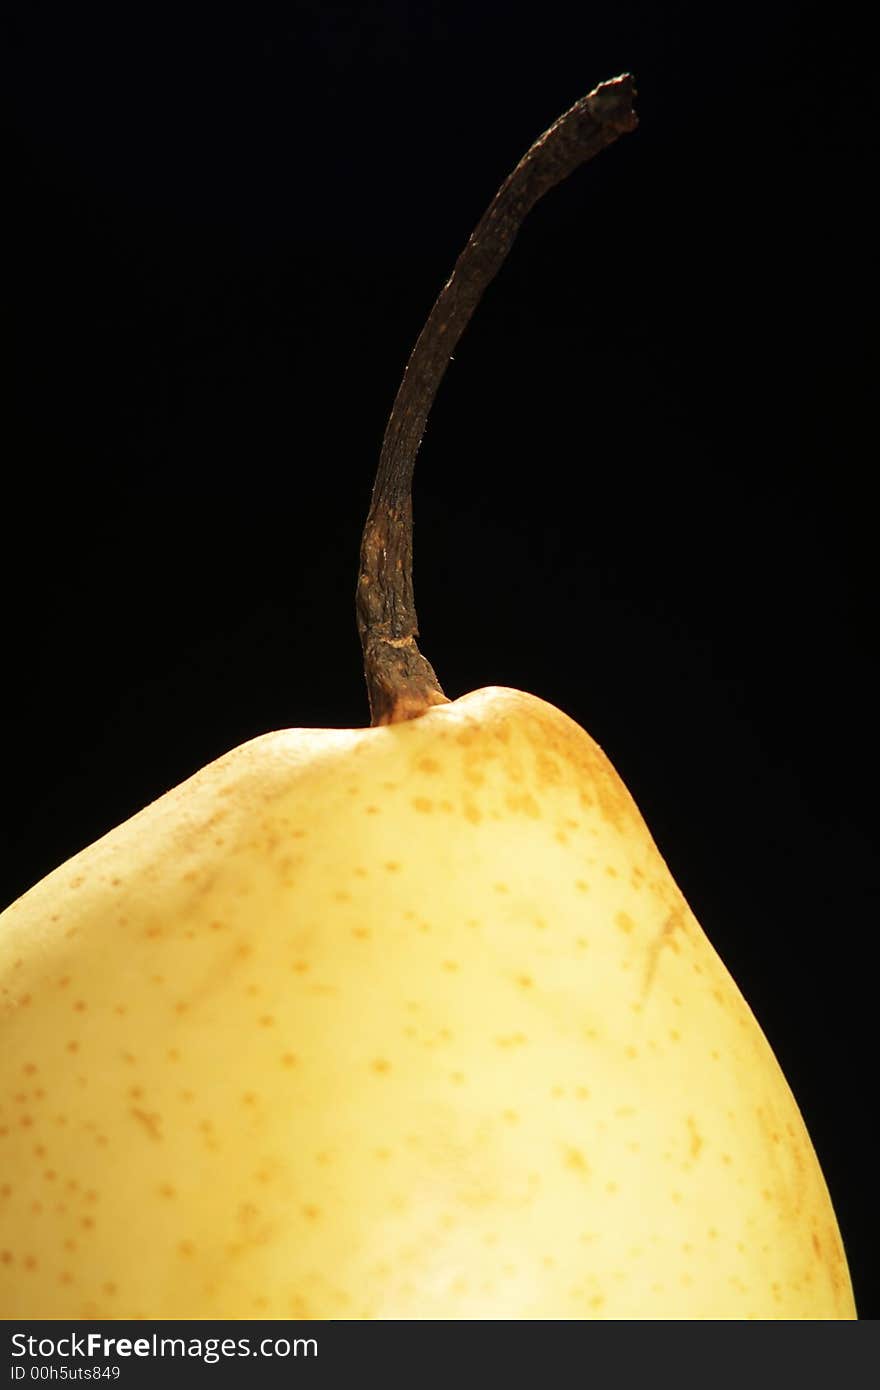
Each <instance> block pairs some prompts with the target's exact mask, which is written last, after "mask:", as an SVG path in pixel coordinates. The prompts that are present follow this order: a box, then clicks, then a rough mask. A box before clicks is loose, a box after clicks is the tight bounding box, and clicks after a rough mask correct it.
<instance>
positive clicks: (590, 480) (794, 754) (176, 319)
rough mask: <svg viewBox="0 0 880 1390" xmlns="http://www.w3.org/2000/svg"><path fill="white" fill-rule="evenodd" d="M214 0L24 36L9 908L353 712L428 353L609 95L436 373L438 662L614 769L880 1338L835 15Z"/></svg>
mask: <svg viewBox="0 0 880 1390" xmlns="http://www.w3.org/2000/svg"><path fill="white" fill-rule="evenodd" d="M199 8H200V9H201V7H199ZM238 8H239V13H238V14H237V15H233V16H231V17H230V16H227V17H222V16H221V15H220V13H219V10H218V9H217V8H216V7H210V8H208V7H205V8H204V12H203V13H199V14H196V13H195V11H193V12H191V13H190V12H187V11H184V12H183V13H182V14H181V13H180V12H178V13H176V14H175V15H174V17H173V18H165V17H163V15H162V14H161V12H160V11H158V10H157V9H155V8H154V7H152V6H149V7H148V6H143V7H141V6H138V5H116V6H114V7H112V8H110V7H108V8H107V9H106V10H103V9H101V10H99V9H97V8H96V7H90V6H86V7H84V8H83V7H80V6H66V7H64V8H63V9H62V7H60V6H59V7H58V9H57V10H56V9H52V8H51V7H47V6H45V5H41V4H27V5H25V4H23V3H22V4H19V5H13V6H12V7H11V9H10V7H7V14H8V15H9V19H8V20H7V22H6V26H5V28H6V40H7V41H6V44H5V64H6V68H7V71H6V73H5V75H4V86H5V88H6V92H7V99H8V101H9V105H8V110H9V113H10V117H11V119H10V129H11V133H12V140H11V144H10V148H11V157H10V158H8V159H7V162H6V172H5V174H4V183H5V185H6V192H7V195H8V196H7V213H6V220H7V223H8V224H9V227H10V229H11V231H12V233H13V251H12V253H11V254H10V253H7V258H6V262H5V274H4V282H5V288H6V291H7V295H8V297H9V300H10V302H11V310H12V313H11V320H10V319H9V318H7V322H9V321H11V323H12V333H13V339H14V341H13V363H12V374H11V375H12V384H13V388H14V389H13V392H12V400H11V405H10V407H9V408H8V409H7V410H6V411H5V412H4V421H5V422H4V425H3V434H4V436H5V449H4V452H5V456H6V463H5V471H4V476H3V483H2V488H3V539H4V544H3V561H2V563H3V573H2V584H3V596H4V619H5V632H4V649H5V657H6V661H5V667H6V675H5V679H4V680H3V683H2V690H3V704H4V708H3V711H2V713H3V728H4V733H5V738H4V760H3V761H4V768H3V785H4V795H3V798H2V800H3V811H4V818H5V820H6V822H7V824H6V835H7V845H8V847H7V848H6V850H5V852H4V855H3V861H2V875H3V882H2V901H3V902H4V903H5V902H9V901H11V900H12V899H14V898H15V897H16V896H17V895H18V894H19V893H21V892H22V891H24V890H25V889H26V888H27V887H28V886H29V885H30V884H31V883H33V882H34V881H35V880H36V879H38V878H40V877H41V876H42V875H43V874H45V873H46V872H48V871H49V870H50V869H52V868H53V867H54V866H55V865H56V864H58V863H60V862H61V861H63V860H64V859H66V858H67V857H68V856H70V855H71V854H72V853H74V852H75V851H77V850H79V849H80V848H82V847H83V846H84V845H86V844H88V843H89V842H91V841H92V840H93V839H95V838H96V837H97V836H99V835H101V834H102V833H104V832H105V831H107V830H109V829H110V828H111V827H112V826H113V825H115V824H117V823H118V822H119V821H120V820H123V819H124V818H126V817H127V816H129V815H130V814H132V813H133V812H134V811H136V810H137V809H139V808H140V807H141V806H142V805H144V804H145V803H146V802H148V801H150V800H152V799H153V798H155V797H156V796H158V795H160V794H161V793H162V792H164V791H165V790H167V788H168V787H170V786H171V785H173V784H175V783H177V782H179V781H180V780H182V779H183V778H185V777H186V776H188V775H189V774H190V773H192V772H194V771H195V770H196V769H197V768H199V767H200V766H202V765H203V764H205V763H206V762H207V761H209V760H210V759H212V758H214V757H216V756H218V755H219V754H220V753H222V752H225V751H226V750H227V749H229V748H230V747H233V746H234V745H236V744H238V743H240V742H241V741H243V740H244V739H246V738H249V737H251V736H254V735H256V734H259V733H262V732H264V731H266V730H268V729H272V728H278V727H284V726H288V725H341V726H345V725H359V724H363V723H365V722H366V720H367V714H366V704H365V695H364V691H363V683H362V676H361V671H360V653H359V648H358V644H357V637H356V631H355V627H354V610H353V589H354V582H355V576H356V563H357V548H358V541H359V533H360V528H361V525H362V522H363V517H364V514H365V511H366V507H367V503H368V499H369V492H370V488H371V484H372V476H373V470H374V468H375V463H376V459H377V456H378V449H379V445H380V442H381V436H382V430H383V427H384V423H385V418H386V416H387V413H388V410H389V409H390V406H391V402H392V400H393V397H394V392H395V390H396V388H397V384H398V380H399V377H400V374H401V371H402V368H403V365H404V362H405V360H406V357H407V355H408V352H409V349H410V347H411V345H412V343H413V341H414V339H415V336H416V334H417V333H418V330H419V328H420V327H421V324H422V321H423V319H424V317H425V315H426V314H427V311H428V309H429V308H430V306H431V303H432V301H433V298H434V296H435V294H436V293H437V291H438V289H439V288H440V286H441V284H442V283H443V280H444V279H445V277H446V275H447V274H448V271H449V269H450V268H451V266H452V264H453V262H454V260H455V258H456V256H457V255H458V252H459V251H460V249H461V247H462V245H463V244H464V241H465V240H466V238H467V236H468V234H469V232H470V231H471V229H472V227H473V225H474V223H475V222H476V221H477V219H478V217H479V216H480V214H481V213H482V211H483V209H484V207H485V205H486V204H487V202H488V201H489V199H490V197H491V196H492V194H493V193H494V191H495V189H496V187H497V185H498V184H499V183H500V181H501V180H502V179H503V178H504V177H505V175H506V174H507V173H508V171H509V169H510V168H511V167H512V166H513V164H514V163H515V162H516V160H517V159H518V158H519V157H520V155H521V154H522V153H523V152H524V150H525V149H526V147H527V146H528V145H529V144H530V143H531V141H532V140H533V139H534V138H535V137H536V136H537V135H538V134H539V133H540V132H541V131H542V130H543V129H544V128H545V127H546V126H547V125H548V124H549V123H550V122H551V121H552V120H554V119H555V118H556V116H557V115H559V114H560V113H561V112H562V111H563V110H564V109H565V108H566V107H568V106H569V105H570V104H571V103H572V102H573V101H574V100H575V99H576V98H577V97H578V96H580V95H582V94H583V93H584V92H586V91H588V90H589V89H590V88H591V87H593V86H594V85H595V84H596V83H597V82H599V81H601V80H602V79H604V78H608V77H611V76H613V75H615V74H616V73H618V72H621V71H626V70H630V71H632V72H634V74H635V76H636V81H637V86H638V92H639V97H638V102H637V105H638V110H639V114H640V121H641V125H640V128H639V130H638V131H637V132H636V133H635V134H633V135H629V136H626V137H625V138H624V139H623V140H621V141H620V143H619V144H617V145H616V146H615V147H613V148H612V149H610V150H608V151H606V152H605V153H603V154H602V155H601V156H600V157H599V159H598V160H597V161H596V162H595V163H593V164H591V165H589V166H587V167H586V168H584V169H583V170H581V171H580V172H579V173H577V174H576V175H575V176H573V177H572V178H571V180H570V181H569V182H568V183H567V184H566V185H564V186H562V187H560V188H559V189H557V190H556V191H554V192H553V193H552V194H550V195H549V196H548V197H547V199H546V200H545V201H544V202H543V203H542V204H540V205H539V206H538V207H537V209H536V210H535V211H534V212H533V213H532V214H531V217H530V219H529V221H528V222H527V224H526V226H525V228H524V229H523V231H522V233H521V235H520V237H519V239H518V241H517V243H516V245H515V247H514V250H513V252H512V254H511V256H510V259H509V261H508V262H507V264H506V265H505V267H504V268H503V269H502V272H501V274H500V275H499V277H498V280H497V281H496V282H495V284H494V285H493V286H492V288H491V289H490V290H489V292H488V294H487V295H486V298H485V300H484V302H483V304H482V305H481V307H480V310H479V313H478V316H477V318H476V319H475V321H474V323H473V325H472V326H471V328H469V329H468V331H467V333H466V334H465V336H464V338H463V340H462V342H461V344H460V346H459V349H458V350H457V352H456V354H455V359H454V361H453V362H452V364H451V365H450V368H449V371H448V373H447V377H446V380H445V382H444V385H443V387H442V388H441V392H440V395H439V397H438V400H437V404H436V407H435V410H434V413H433V415H432V417H431V422H430V424H429V428H428V433H427V436H426V439H425V443H424V446H423V449H422V453H421V456H420V460H419V466H418V469H417V483H416V494H415V505H416V591H417V598H418V602H419V613H420V620H421V631H422V639H423V640H422V645H423V649H424V650H425V651H426V652H427V654H428V656H429V657H430V659H431V660H432V661H433V663H434V665H435V666H436V668H437V670H438V674H439V675H440V678H441V680H442V682H443V684H444V687H445V689H446V691H447V693H448V694H450V695H451V696H456V695H458V694H461V693H463V692H465V691H466V690H469V689H474V688H476V687H478V686H481V685H488V684H507V685H513V686H516V687H518V688H521V689H527V690H531V691H533V692H534V693H536V694H539V695H541V696H543V697H544V698H546V699H548V700H550V701H552V702H553V703H555V704H557V705H559V706H560V707H561V708H562V709H564V710H566V711H567V713H569V714H570V715H572V716H573V717H574V718H575V719H576V720H577V721H578V722H579V723H581V724H583V725H584V726H585V727H586V728H588V729H589V730H590V732H591V733H592V734H593V735H594V737H596V738H597V739H598V740H599V742H600V743H601V744H602V745H603V746H604V747H605V749H606V750H607V752H608V753H609V754H610V756H611V758H612V760H613V761H614V763H615V764H616V766H617V768H618V770H619V771H620V773H621V774H622V775H623V777H624V779H625V780H626V781H627V783H628V785H629V787H630V789H631V790H632V792H633V794H634V796H635V797H636V800H637V801H638V803H639V805H640V807H641V809H642V811H643V813H644V814H645V817H646V819H647V821H648V824H649V825H650V827H651V829H652V831H653V833H654V835H655V838H656V839H657V841H658V844H659V845H660V848H661V850H662V852H663V853H664V855H665V856H666V858H667V860H668V862H669V864H670V867H671V868H672V871H673V874H674V876H675V878H676V880H677V881H678V883H679V885H680V886H681V887H682V889H683V891H684V892H685V895H686V897H687V898H688V900H689V901H690V903H691V905H692V907H693V908H694V910H695V912H696V914H697V916H698V918H699V919H700V921H701V922H702V923H703V925H704V927H705V928H706V930H707V932H708V934H709V935H710V937H711V939H712V941H713V942H714V944H715V946H716V947H717V949H718V950H719V951H720V953H721V955H722V957H723V958H724V960H725V962H726V963H727V965H728V967H729V968H730V970H731V971H732V973H733V975H734V977H735V978H736V980H737V981H738V983H739V985H740V987H741V988H742V990H743V992H744V993H745V995H746V997H747V998H748V1000H749V1002H750V1003H751V1005H752V1007H753V1008H754V1010H755V1012H756V1013H757V1015H758V1017H759V1019H760V1021H761V1023H762V1025H763V1027H764V1029H765V1031H766V1032H767V1034H768V1036H769V1038H770V1040H771V1043H772V1045H773V1047H774V1049H775V1050H776V1052H777V1055H778V1057H779V1059H780V1061H781V1063H782V1066H783V1069H784V1070H785V1072H786V1074H787V1076H788V1078H789V1081H790V1083H791V1085H792V1087H793V1089H794V1091H795V1093H796V1095H797V1097H798V1100H799V1102H800V1104H801V1108H802V1110H803V1112H804V1116H805V1118H806V1121H807V1124H808V1127H809V1128H810V1131H811V1133H812V1136H813V1139H814V1143H815V1145H816V1148H817V1150H818V1152H819V1154H820V1157H821V1160H822V1164H823V1168H824V1170H825V1173H826V1177H827V1179H828V1182H829V1185H830V1187H831V1190H832V1195H833V1197H834V1201H835V1206H836V1209H837V1213H838V1217H839V1220H840V1224H841V1227H842V1230H843V1234H844V1240H845V1243H846V1246H847V1250H848V1253H849V1257H850V1262H851V1267H852V1273H853V1278H854V1283H855V1288H856V1296H857V1301H858V1304H859V1308H860V1312H861V1313H862V1315H863V1316H865V1317H872V1316H873V1317H877V1316H878V1314H880V1289H878V1274H877V1267H876V1258H875V1249H876V1242H877V1239H878V1229H877V1219H876V1200H875V1196H874V1188H875V1184H876V1166H877V1153H876V1148H875V1147H874V1146H873V1144H872V1141H870V1138H869V1132H870V1129H869V1126H870V1117H871V1112H872V1110H875V1108H876V1076H875V1058H876V1052H875V1043H874V1039H875V1011H876V983H875V980H876V976H875V973H874V964H875V960H876V947H875V939H876V931H877V901H878V894H877V854H876V843H877V842H876V835H875V831H876V819H875V817H874V813H873V812H874V792H873V789H874V786H875V783H876V777H877V771H878V769H877V766H876V757H875V748H874V739H873V726H874V707H875V703H876V694H875V691H874V690H873V689H872V687H871V682H870V677H869V647H870V646H871V645H873V643H871V642H870V641H869V635H870V636H873V635H874V632H875V631H876V623H877V606H876V586H875V573H874V570H875V565H874V553H875V552H876V540H875V536H876V521H875V518H874V516H873V515H871V513H870V511H869V507H868V502H867V487H866V474H867V473H870V472H873V471H875V465H876V452H877V451H876V442H875V441H876V424H875V415H876V409H875V396H874V391H873V386H874V380H875V373H876V356H875V343H874V339H875V334H876V330H875V323H876V310H877V294H876V289H877V286H876V280H875V278H874V275H875V272H874V250H873V243H874V242H875V240H876V236H877V227H876V223H875V222H872V219H871V216H870V214H869V210H868V208H869V194H870V192H871V186H872V184H873V183H874V181H875V174H876V118H875V117H874V115H873V109H869V104H870V101H871V97H870V85H871V54H870V46H869V44H868V40H867V36H866V34H865V32H864V31H863V30H862V28H861V26H860V24H859V22H858V20H857V18H856V10H855V8H853V9H852V10H849V9H848V8H847V7H846V6H845V5H843V6H841V5H835V6H831V7H829V6H826V5H822V6H820V5H812V4H786V3H773V2H772V0H765V3H762V4H756V3H751V0H744V2H743V0H741V2H740V3H737V4H735V5H734V4H726V5H708V4H703V3H700V4H697V3H694V4H679V5H675V4H650V3H643V4H637V3H626V2H625V0H622V2H621V3H607V4H606V5H605V6H599V5H598V4H594V3H579V4H559V3H554V0H546V2H545V3H542V4H540V5H538V4H531V5H530V4H516V3H502V2H501V0H497V2H495V0H446V2H445V3H420V4H413V3H405V0H375V3H351V4H341V3H335V0H328V2H327V3H319V0H312V3H310V4H290V5H288V6H285V7H282V8H278V9H274V10H268V9H260V8H259V7H251V6H248V7H244V6H241V7H238ZM6 384H7V386H8V385H9V377H8V376H7V383H6Z"/></svg>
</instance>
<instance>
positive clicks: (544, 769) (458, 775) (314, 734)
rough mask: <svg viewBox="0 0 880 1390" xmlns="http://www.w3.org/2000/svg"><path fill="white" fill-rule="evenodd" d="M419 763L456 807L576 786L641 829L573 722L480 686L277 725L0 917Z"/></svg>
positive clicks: (607, 767) (400, 777)
mask: <svg viewBox="0 0 880 1390" xmlns="http://www.w3.org/2000/svg"><path fill="white" fill-rule="evenodd" d="M426 771H427V772H429V773H432V774H434V780H435V781H436V784H437V786H438V790H439V788H440V786H441V784H446V785H447V789H449V790H451V791H452V793H453V800H452V803H451V814H453V815H455V816H456V817H458V816H463V817H464V818H465V819H470V820H473V819H474V818H475V817H476V815H477V814H479V812H477V811H475V809H474V803H475V796H474V795H473V794H474V793H476V791H477V789H479V788H483V787H485V786H486V785H487V783H489V784H490V785H491V784H494V785H495V786H496V788H497V787H499V784H500V787H501V789H502V791H503V796H504V800H505V805H506V808H507V809H508V810H510V809H516V808H517V807H519V809H520V810H525V812H526V814H531V815H532V816H533V817H534V818H539V816H540V801H541V799H542V796H543V795H546V794H547V793H548V792H552V790H553V789H554V788H556V787H561V786H564V785H567V786H569V787H571V786H573V785H577V786H578V787H579V788H580V796H581V797H582V798H588V799H589V800H590V801H591V802H592V801H594V800H595V802H596V803H598V806H599V808H600V809H601V812H602V815H603V816H604V817H605V818H606V819H607V820H609V821H610V822H611V823H612V824H613V825H615V826H616V827H617V828H618V829H621V828H623V826H624V825H625V824H626V823H629V824H631V825H636V824H637V825H638V826H639V827H640V828H641V829H642V831H643V833H647V828H646V827H645V825H644V821H643V820H642V817H641V815H640V813H639V811H638V809H637V807H636V805H635V802H634V801H633V799H632V797H631V796H630V794H629V792H628V791H627V789H626V787H625V786H624V784H623V782H622V781H621V779H620V777H619V776H618V775H617V773H616V772H615V770H614V768H613V766H612V764H611V762H610V761H609V759H608V758H607V757H606V755H605V754H604V753H603V751H602V749H601V748H600V747H599V745H598V744H597V743H596V742H595V740H594V739H593V738H591V737H590V735H589V734H588V733H587V732H586V731H585V730H584V729H583V728H581V726H580V725H578V724H577V723H576V722H575V721H574V720H573V719H571V718H569V716H568V715H566V714H564V713H563V712H562V711H561V710H559V709H557V708H556V707H555V706H554V705H552V704H550V703H548V702H547V701H546V700H543V699H541V698H540V697H539V696H536V695H531V694H528V693H527V692H525V691H521V690H515V689H512V688H510V687H507V686H487V687H483V688H481V689H479V690H474V691H471V692H469V693H468V694H466V695H463V696H460V697H459V698H458V699H456V700H453V701H450V702H449V703H448V704H443V705H437V706H434V707H433V708H432V709H429V710H428V711H427V712H426V713H425V714H423V715H421V716H420V717H419V718H418V719H413V720H408V721H406V722H404V723H399V724H391V725H382V726H379V727H377V728H369V727H367V728H358V729H333V728H299V729H297V728H293V729H279V730H275V731H272V732H270V733H266V734H260V735H258V736H257V737H255V738H252V739H249V740H248V741H247V742H245V743H242V744H240V745H239V746H238V747H236V748H233V749H231V750H230V751H229V752H228V753H224V754H222V755H221V756H220V757H219V758H216V759H215V760H214V761H213V762H211V763H208V764H207V765H206V766H205V767H203V768H201V769H200V770H199V771H198V772H196V773H194V774H193V775H192V776H191V777H188V778H187V779H186V780H185V781H183V782H181V783H179V784H178V785H177V786H175V787H172V788H171V789H170V790H169V791H167V792H165V793H164V794H163V795H161V796H160V797H158V798H157V799H156V800H154V801H152V802H151V803H149V804H148V805H147V806H145V807H144V808H143V809H142V810H140V811H138V812H136V813H135V814H134V815H133V816H131V817H130V818H129V819H128V820H126V821H124V822H122V823H121V824H120V825H118V826H116V827H114V828H113V829H112V830H110V831H108V832H107V833H106V834H105V835H103V836H102V837H101V838H100V839H98V840H96V841H95V842H94V843H93V844H91V845H89V846H87V847H86V848H85V849H83V850H81V851H80V852H79V853H77V854H75V855H74V856H73V857H72V858H71V859H69V860H67V861H66V863H64V864H62V865H60V866H59V867H58V868H56V869H54V870H52V871H51V872H50V873H49V874H47V875H46V876H45V877H44V878H43V879H41V880H40V881H39V882H38V883H37V884H35V885H34V887H32V888H31V889H29V890H28V891H27V892H26V893H24V894H23V895H22V897H20V898H19V899H18V900H17V901H16V902H14V903H13V904H11V906H9V907H8V908H7V909H6V910H5V912H3V913H0V922H3V921H4V919H8V918H9V917H10V916H18V915H19V914H22V913H23V914H24V915H25V916H26V917H27V918H28V919H29V920H30V919H31V918H33V917H34V916H35V915H36V916H39V915H40V914H41V913H42V911H43V908H44V904H45V903H55V902H57V901H58V898H59V895H63V894H66V893H67V892H68V891H69V892H71V893H77V892H78V890H79V889H81V888H83V887H85V886H86V883H89V884H90V885H91V887H92V888H94V886H95V881H96V879H97V880H99V881H101V882H103V883H105V884H106V885H109V886H114V882H115V879H116V877H117V875H118V873H126V872H127V871H129V870H130V869H131V867H132V862H133V860H136V862H137V864H138V865H141V866H143V865H145V864H149V863H153V864H155V863H157V862H164V863H166V864H167V863H168V862H169V861H174V860H178V861H179V863H180V865H181V866H182V868H181V872H182V873H183V874H185V873H186V872H195V871H196V869H198V870H199V871H201V869H202V866H203V864H204V860H205V857H206V855H207V854H208V853H209V852H210V851H211V850H212V849H213V852H214V856H215V857H218V858H219V857H221V855H222V851H223V849H224V846H228V845H230V844H231V843H240V841H241V837H242V836H243V835H245V836H246V835H248V834H251V833H252V831H253V827H254V826H257V825H261V826H264V827H265V826H266V825H267V822H268V821H269V820H271V818H272V808H273V807H276V806H278V805H280V804H281V803H284V804H285V805H287V804H288V802H289V799H290V797H291V795H293V796H295V797H296V799H297V800H298V801H300V802H301V804H302V806H303V810H304V813H306V814H307V812H308V805H309V797H310V796H311V795H313V794H314V791H315V789H316V788H318V787H320V789H321V790H320V795H321V798H322V800H323V801H326V800H327V798H328V797H329V798H330V799H331V800H332V799H333V797H334V794H335V795H336V796H338V798H339V800H340V803H341V804H344V803H345V802H346V800H347V799H348V798H349V797H351V796H352V795H356V794H358V792H359V791H361V790H363V791H365V792H367V793H368V794H371V795H373V796H374V799H375V801H376V802H378V803H379V805H378V806H377V808H376V809H377V811H378V810H379V809H380V807H381V803H382V801H383V799H385V798H386V797H387V794H388V793H389V791H392V790H395V791H396V790H398V789H399V788H400V787H401V785H405V784H406V782H407V780H408V779H409V778H414V779H417V780H419V781H423V780H424V777H423V774H424V773H425V772H426ZM334 787H335V789H336V790H335V793H334ZM462 789H463V795H460V796H456V795H455V793H456V792H457V791H460V790H462ZM416 801H417V806H416V809H418V807H419V806H420V807H424V806H425V805H426V804H427V798H424V797H422V798H417V799H416ZM440 804H443V805H446V806H450V802H449V799H448V798H447V797H440ZM340 809H341V807H340ZM187 864H191V865H192V867H191V868H190V869H188V868H187V867H186V866H187Z"/></svg>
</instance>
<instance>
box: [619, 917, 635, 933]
mask: <svg viewBox="0 0 880 1390" xmlns="http://www.w3.org/2000/svg"><path fill="white" fill-rule="evenodd" d="M614 925H615V926H616V927H617V928H618V930H619V931H622V932H626V933H627V934H628V933H629V932H631V931H633V930H634V929H635V925H636V924H635V922H634V921H633V919H632V918H631V917H630V915H629V913H628V912H618V913H617V914H616V916H615V918H614Z"/></svg>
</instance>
